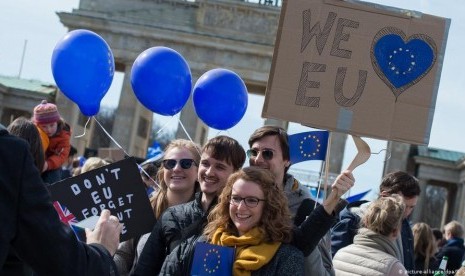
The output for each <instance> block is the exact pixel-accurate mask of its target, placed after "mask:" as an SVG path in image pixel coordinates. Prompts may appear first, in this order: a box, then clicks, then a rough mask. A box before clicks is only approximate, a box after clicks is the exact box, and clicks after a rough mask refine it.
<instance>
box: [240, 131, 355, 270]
mask: <svg viewBox="0 0 465 276" xmlns="http://www.w3.org/2000/svg"><path fill="white" fill-rule="evenodd" d="M249 146H250V149H249V150H248V151H247V156H248V157H249V163H250V165H251V166H258V167H261V168H265V169H268V170H270V171H271V172H272V173H273V175H274V176H275V180H276V184H277V185H278V186H279V187H280V188H282V189H283V190H284V193H285V194H286V196H287V199H288V204H289V209H290V211H291V214H292V216H293V219H294V225H296V226H301V224H302V223H303V222H304V221H305V219H306V218H307V217H308V216H310V214H311V213H312V212H317V214H320V215H319V216H318V217H319V220H320V221H318V224H319V226H320V227H315V228H319V229H310V230H311V231H312V233H311V234H310V235H312V236H314V237H317V238H318V240H320V238H322V237H323V236H324V235H325V234H326V233H327V232H328V230H329V229H330V227H331V225H332V224H333V223H334V222H335V220H336V214H335V212H334V211H335V210H336V208H337V207H338V204H340V197H341V196H342V195H343V194H344V193H345V192H346V191H348V190H349V189H350V188H351V187H352V186H353V185H354V182H355V179H354V177H353V175H352V173H351V172H349V171H344V172H342V173H341V174H340V175H339V176H338V177H337V178H336V180H335V182H334V184H333V185H332V188H333V190H332V191H331V194H330V195H329V197H328V198H327V199H326V200H325V201H324V203H323V206H318V207H317V208H316V209H315V210H314V206H315V201H313V200H312V199H311V196H310V192H309V190H308V189H307V188H305V187H303V186H302V185H301V184H300V183H299V181H298V180H297V179H295V178H294V177H293V176H292V175H291V174H289V173H287V171H288V170H289V167H290V166H291V162H290V149H289V142H288V135H287V132H286V131H285V130H284V129H283V128H281V127H277V126H263V127H260V128H258V129H257V130H255V131H254V133H252V135H251V136H250V138H249ZM323 209H324V211H323ZM337 209H339V208H337ZM314 215H315V214H314ZM313 217H315V216H313ZM319 222H321V225H320V223H319ZM304 234H305V235H309V233H304ZM310 235H309V236H310ZM324 243H326V241H325V240H322V241H321V242H320V244H319V246H318V249H319V250H318V249H315V250H313V251H312V253H311V254H310V256H306V265H305V271H306V275H334V270H333V268H332V262H331V254H330V252H329V248H328V247H327V246H323V245H324ZM304 253H306V252H304Z"/></svg>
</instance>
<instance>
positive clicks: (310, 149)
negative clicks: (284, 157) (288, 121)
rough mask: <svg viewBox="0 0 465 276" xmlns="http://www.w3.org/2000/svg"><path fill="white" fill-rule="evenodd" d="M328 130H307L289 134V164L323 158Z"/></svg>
mask: <svg viewBox="0 0 465 276" xmlns="http://www.w3.org/2000/svg"><path fill="white" fill-rule="evenodd" d="M328 137H329V132H328V131H309V132H302V133H297V134H293V135H289V150H290V155H291V164H296V163H299V162H302V161H307V160H325V158H326V149H327V147H328Z"/></svg>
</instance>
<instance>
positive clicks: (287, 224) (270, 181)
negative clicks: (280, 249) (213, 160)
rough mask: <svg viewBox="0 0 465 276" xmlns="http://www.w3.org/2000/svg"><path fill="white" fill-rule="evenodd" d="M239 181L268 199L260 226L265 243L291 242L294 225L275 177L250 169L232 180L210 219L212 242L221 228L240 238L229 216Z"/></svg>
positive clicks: (208, 229)
mask: <svg viewBox="0 0 465 276" xmlns="http://www.w3.org/2000/svg"><path fill="white" fill-rule="evenodd" d="M239 179H243V180H245V181H251V182H254V183H256V184H257V185H258V186H260V189H261V190H262V191H263V194H264V195H265V201H264V204H265V206H264V208H263V213H262V217H261V219H260V222H259V224H258V225H257V227H258V228H259V229H260V231H261V232H262V233H263V235H264V241H265V242H278V241H280V242H290V241H291V239H292V221H291V214H290V211H289V208H288V204H287V198H286V195H285V194H284V192H283V191H282V190H281V189H280V188H278V187H277V186H276V184H275V179H274V176H273V174H272V173H271V172H270V171H269V170H267V169H262V168H259V167H246V168H243V169H240V170H239V171H237V172H235V173H233V174H232V175H230V176H229V178H228V181H227V182H226V185H225V187H224V189H223V191H222V192H221V194H220V196H219V199H218V204H217V205H216V206H215V207H214V208H213V210H212V211H211V212H210V214H209V215H208V224H207V226H206V227H205V229H204V234H205V235H206V236H207V237H208V239H209V240H211V239H212V237H213V234H214V233H215V231H216V230H217V229H218V228H219V227H222V228H224V229H225V231H226V232H228V233H230V234H232V235H236V236H238V235H239V233H238V231H237V228H236V226H235V225H234V223H233V221H232V220H231V217H230V215H229V205H230V203H229V197H230V196H231V193H232V187H233V185H234V183H236V181H238V180H239Z"/></svg>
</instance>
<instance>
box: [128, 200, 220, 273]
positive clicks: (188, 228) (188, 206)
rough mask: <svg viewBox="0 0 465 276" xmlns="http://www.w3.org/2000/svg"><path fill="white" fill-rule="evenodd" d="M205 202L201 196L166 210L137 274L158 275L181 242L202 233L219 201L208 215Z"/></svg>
mask: <svg viewBox="0 0 465 276" xmlns="http://www.w3.org/2000/svg"><path fill="white" fill-rule="evenodd" d="M201 199H202V193H197V194H196V195H195V199H194V200H193V201H190V202H188V203H184V204H180V205H176V206H173V207H170V208H168V209H166V211H165V212H164V213H163V215H162V217H161V219H159V220H158V222H157V223H156V224H155V227H154V228H153V230H152V233H151V234H150V236H149V238H148V240H147V242H146V243H145V247H144V249H143V250H142V254H141V255H140V257H139V261H138V263H137V265H136V268H135V270H134V274H133V275H156V274H158V272H159V271H160V269H161V267H162V265H163V262H164V261H165V258H166V256H168V255H169V254H170V252H171V251H172V250H173V249H174V248H176V246H178V245H179V244H180V243H181V241H183V240H186V239H187V238H189V237H192V236H197V237H198V236H199V235H200V234H201V233H202V231H203V228H204V227H205V225H206V223H207V216H208V214H209V212H210V210H211V209H212V208H213V206H215V205H216V199H215V200H214V201H213V202H212V204H211V206H210V207H209V208H208V210H207V211H206V212H204V211H203V209H202V203H201Z"/></svg>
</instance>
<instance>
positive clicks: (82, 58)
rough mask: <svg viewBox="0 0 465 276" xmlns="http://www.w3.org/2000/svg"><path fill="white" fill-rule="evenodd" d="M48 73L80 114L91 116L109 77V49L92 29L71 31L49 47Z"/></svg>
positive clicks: (111, 68)
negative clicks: (53, 46) (49, 69)
mask: <svg viewBox="0 0 465 276" xmlns="http://www.w3.org/2000/svg"><path fill="white" fill-rule="evenodd" d="M52 73H53V78H54V79H55V82H56V84H57V85H58V87H59V88H60V90H61V91H62V92H63V93H64V94H65V95H66V97H68V98H69V99H70V100H71V101H73V102H75V103H76V104H77V105H78V106H79V109H80V110H81V112H82V113H83V114H84V115H86V116H88V117H90V116H94V115H95V114H97V113H98V111H99V109H100V102H101V101H102V99H103V97H104V96H105V94H106V93H107V92H108V89H109V88H110V86H111V82H112V81H113V76H114V74H115V61H114V58H113V53H112V52H111V49H110V47H109V46H108V44H107V43H106V42H105V40H103V38H101V37H100V36H99V35H97V34H96V33H94V32H91V31H88V30H75V31H71V32H69V33H68V34H66V35H65V36H64V37H63V38H62V39H61V40H60V41H59V42H58V43H57V45H56V46H55V49H54V50H53V54H52Z"/></svg>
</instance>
